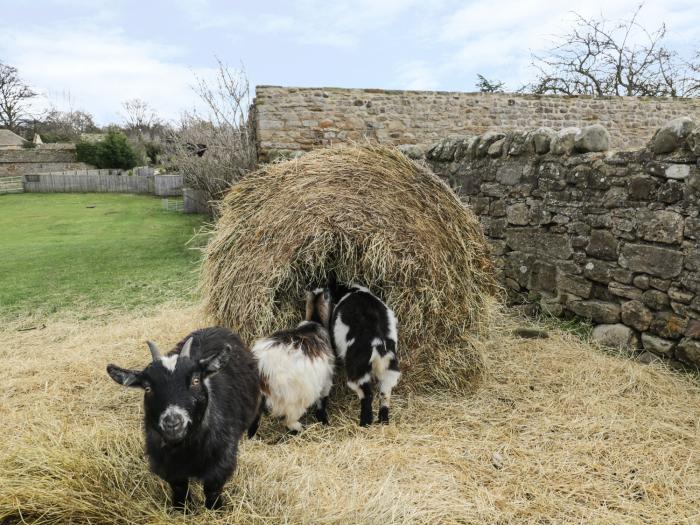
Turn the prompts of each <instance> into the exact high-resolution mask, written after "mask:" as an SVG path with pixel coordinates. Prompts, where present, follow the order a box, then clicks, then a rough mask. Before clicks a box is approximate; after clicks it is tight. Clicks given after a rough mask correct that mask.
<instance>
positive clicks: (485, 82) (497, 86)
mask: <svg viewBox="0 0 700 525" xmlns="http://www.w3.org/2000/svg"><path fill="white" fill-rule="evenodd" d="M476 76H477V81H476V87H477V88H478V89H479V91H480V92H481V93H503V89H504V87H505V82H501V81H500V80H495V79H488V78H486V77H485V76H484V75H481V74H479V73H477V74H476Z"/></svg>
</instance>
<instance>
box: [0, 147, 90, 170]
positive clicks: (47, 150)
mask: <svg viewBox="0 0 700 525" xmlns="http://www.w3.org/2000/svg"><path fill="white" fill-rule="evenodd" d="M47 146H48V147H43V146H39V147H36V148H32V149H16V150H0V177H16V176H21V175H32V174H36V173H48V172H51V171H65V170H79V169H88V168H90V166H89V165H87V164H83V163H82V162H77V161H76V158H75V148H74V147H72V148H66V147H62V148H56V147H52V146H54V145H47Z"/></svg>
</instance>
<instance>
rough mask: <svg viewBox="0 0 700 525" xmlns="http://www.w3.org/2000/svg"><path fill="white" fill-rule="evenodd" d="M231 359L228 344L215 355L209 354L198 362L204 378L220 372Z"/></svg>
mask: <svg viewBox="0 0 700 525" xmlns="http://www.w3.org/2000/svg"><path fill="white" fill-rule="evenodd" d="M230 358H231V345H229V344H228V343H227V344H225V345H224V347H223V348H222V349H221V350H219V351H218V352H217V353H215V354H210V355H208V356H206V357H203V358H202V359H200V360H199V366H200V367H202V372H203V374H204V377H209V376H211V375H214V374H216V373H217V372H218V371H219V370H221V369H222V368H223V367H224V366H225V365H226V363H228V360H229V359H230Z"/></svg>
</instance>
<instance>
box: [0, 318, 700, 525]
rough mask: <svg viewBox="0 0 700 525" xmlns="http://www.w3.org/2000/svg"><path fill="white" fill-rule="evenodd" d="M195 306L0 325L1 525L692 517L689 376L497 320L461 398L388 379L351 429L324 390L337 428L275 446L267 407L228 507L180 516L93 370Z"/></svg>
mask: <svg viewBox="0 0 700 525" xmlns="http://www.w3.org/2000/svg"><path fill="white" fill-rule="evenodd" d="M201 319H202V317H201V316H200V314H199V313H198V312H196V311H194V310H193V309H187V308H177V309H172V308H171V309H165V310H163V311H162V312H161V313H159V314H158V315H156V316H153V317H146V318H144V317H134V318H130V317H120V318H115V319H114V320H113V321H112V322H110V323H109V324H104V321H101V322H98V321H75V320H72V319H68V320H66V321H55V320H54V321H49V322H47V326H46V328H44V329H42V330H35V331H30V332H18V331H15V330H13V329H12V328H7V329H4V331H3V332H0V334H1V335H2V339H3V345H2V347H0V360H1V362H2V364H3V373H2V383H0V418H1V419H0V420H1V421H2V423H3V430H4V433H3V444H2V448H1V449H0V523H3V524H4V523H16V522H19V521H20V520H21V519H22V518H23V519H24V520H26V522H27V523H35V522H36V523H93V524H94V523H124V524H126V523H129V524H137V523H138V524H141V523H143V524H146V523H149V524H157V525H158V524H166V523H185V522H187V523H201V524H204V523H211V524H214V525H219V524H224V523H231V524H232V523H254V524H279V523H314V524H316V523H324V524H351V523H352V524H377V523H431V524H433V523H462V524H465V523H474V524H477V523H478V524H481V523H489V524H496V523H497V524H508V523H586V524H593V523H601V524H602V523H605V524H610V523H624V524H636V523H646V524H681V523H684V524H690V523H699V522H700V428H699V425H700V423H699V419H698V407H699V406H700V387H699V386H698V383H697V380H696V379H694V378H689V377H687V376H682V375H678V374H675V373H672V372H669V371H667V370H665V369H663V368H660V367H657V366H644V365H639V364H636V363H634V362H631V361H629V360H626V359H618V358H615V357H611V356H609V355H605V354H603V353H601V352H599V351H597V350H596V349H594V348H592V347H591V346H590V345H588V344H586V343H583V342H581V341H580V340H579V339H576V338H574V337H573V336H571V335H567V334H564V333H553V334H552V337H551V338H550V339H546V340H537V341H528V340H519V339H515V338H514V337H512V336H510V335H509V333H510V329H511V327H512V322H513V321H512V320H508V319H505V320H502V321H501V326H499V327H497V330H496V331H497V333H498V334H499V335H498V337H497V338H494V339H493V340H492V341H490V342H484V343H483V344H482V350H483V355H484V358H485V360H486V362H487V369H488V372H487V373H486V374H485V375H484V378H483V381H482V384H481V388H479V390H478V391H477V392H476V393H475V394H474V395H471V396H464V395H460V394H458V393H455V392H452V393H447V392H443V393H442V394H440V393H431V394H427V393H424V394H411V393H408V392H407V391H406V388H402V387H399V388H398V389H397V390H396V395H395V400H396V403H395V410H394V416H395V419H394V421H393V422H392V424H391V425H389V426H388V427H379V426H373V427H372V428H369V429H361V428H359V427H358V426H357V425H356V423H355V419H356V416H357V407H356V406H355V405H356V401H354V400H352V398H350V397H348V396H346V395H345V390H346V389H343V388H342V387H341V388H337V391H340V394H339V393H338V392H337V391H336V394H335V395H334V401H333V405H332V407H331V411H330V415H331V422H332V426H330V427H329V428H322V427H320V426H319V425H311V426H309V427H307V428H306V430H305V431H304V432H303V433H302V434H301V435H300V436H298V437H296V438H292V439H288V440H286V441H283V442H282V443H279V444H276V443H275V442H276V441H277V440H278V439H279V437H280V435H281V433H280V432H281V428H280V426H279V425H278V424H276V423H274V422H270V421H266V422H265V424H264V426H263V427H262V428H261V431H260V432H261V438H262V440H255V441H251V442H249V441H246V442H245V443H244V444H243V446H242V450H241V456H240V466H239V469H238V471H237V473H236V475H235V477H234V479H233V480H232V481H231V482H229V484H228V485H227V490H226V494H227V497H228V499H229V503H228V504H227V506H226V508H225V510H224V511H223V512H220V513H217V514H212V513H208V512H205V511H203V510H200V508H198V509H197V511H196V513H195V514H194V515H193V516H190V517H188V518H187V520H185V519H184V518H182V517H181V516H180V515H178V514H175V513H170V512H169V511H168V510H167V507H166V502H167V491H166V488H165V486H164V485H163V483H161V482H160V481H159V480H157V479H156V478H155V477H154V476H153V475H151V474H150V473H149V472H148V471H147V467H146V463H145V461H144V458H143V453H142V438H141V435H140V432H139V418H140V414H139V412H140V403H141V399H140V395H139V393H138V392H137V391H134V390H130V389H125V388H120V387H118V386H117V385H115V384H114V383H113V382H112V381H111V380H110V379H109V378H108V377H107V375H106V373H105V371H104V367H105V364H106V363H107V362H109V361H114V362H118V363H119V364H122V365H128V366H131V365H133V366H139V365H144V364H145V363H146V362H147V360H148V352H147V349H146V347H145V345H144V340H145V339H146V338H147V337H149V338H153V339H155V340H156V341H158V342H159V343H161V345H162V346H163V347H165V346H167V345H168V344H172V343H174V342H175V341H176V340H177V339H178V338H179V337H180V336H182V335H183V334H184V333H185V332H186V331H187V330H188V329H191V328H194V327H196V326H200V325H201V324H202V321H201ZM404 386H405V385H404ZM496 454H497V455H500V458H501V462H502V468H500V469H497V468H495V467H494V466H493V464H492V463H493V462H494V460H495V459H496V458H495V457H494V456H495V455H496ZM496 463H498V460H497V459H496ZM197 496H198V497H201V494H200V493H199V492H198V493H197Z"/></svg>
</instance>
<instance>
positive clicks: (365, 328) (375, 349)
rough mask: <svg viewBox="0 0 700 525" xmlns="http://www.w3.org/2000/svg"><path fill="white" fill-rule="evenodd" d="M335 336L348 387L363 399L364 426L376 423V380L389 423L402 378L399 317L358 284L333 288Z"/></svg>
mask: <svg viewBox="0 0 700 525" xmlns="http://www.w3.org/2000/svg"><path fill="white" fill-rule="evenodd" d="M332 291H333V300H334V302H335V306H334V308H333V315H332V316H331V325H330V331H331V337H332V340H333V346H334V348H335V351H336V353H337V355H338V357H340V358H341V359H342V360H343V361H344V362H345V370H346V372H347V376H348V386H349V387H350V388H351V389H352V390H353V391H354V392H355V393H356V394H357V397H359V398H360V425H361V426H367V425H370V424H371V423H372V381H373V380H376V382H377V384H378V387H379V395H380V408H379V422H380V423H388V422H389V405H390V402H391V391H392V389H393V388H394V387H395V386H396V383H398V381H399V378H400V377H401V372H400V371H399V360H398V356H397V354H396V345H397V342H398V332H397V323H396V316H395V315H394V312H393V311H392V310H391V308H389V307H388V306H387V305H386V304H384V302H382V300H381V299H379V298H378V297H377V296H375V295H374V294H372V293H371V292H370V291H369V290H368V289H367V288H365V287H363V286H358V285H351V286H350V287H345V286H342V285H335V286H333V290H332Z"/></svg>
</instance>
